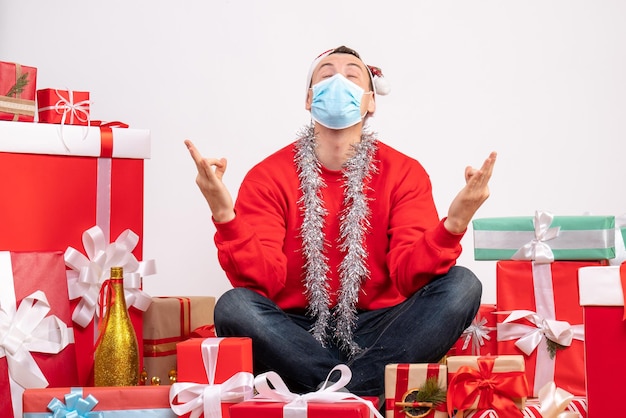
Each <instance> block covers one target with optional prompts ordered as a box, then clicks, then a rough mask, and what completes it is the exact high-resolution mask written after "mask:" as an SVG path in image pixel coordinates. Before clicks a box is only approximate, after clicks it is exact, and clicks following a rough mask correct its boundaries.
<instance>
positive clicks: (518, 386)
mask: <svg viewBox="0 0 626 418" xmlns="http://www.w3.org/2000/svg"><path fill="white" fill-rule="evenodd" d="M495 361H496V357H495V356H486V357H480V358H478V370H476V369H475V368H473V367H471V366H462V367H460V368H459V370H458V371H457V372H456V374H455V375H454V376H453V377H452V379H451V380H450V383H449V384H448V414H449V415H450V416H452V415H453V414H452V412H453V410H454V409H456V410H457V411H464V410H466V409H469V408H472V407H473V405H474V403H476V400H477V399H478V405H477V408H478V409H493V410H495V411H496V412H497V413H498V416H501V417H516V416H518V417H521V416H522V411H520V409H519V408H518V407H517V405H515V402H513V399H514V398H522V397H526V396H527V394H528V382H527V381H526V375H525V374H524V372H522V371H512V372H500V373H494V372H493V366H494V364H495Z"/></svg>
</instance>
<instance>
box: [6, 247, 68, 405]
mask: <svg viewBox="0 0 626 418" xmlns="http://www.w3.org/2000/svg"><path fill="white" fill-rule="evenodd" d="M0 309H1V310H2V312H3V314H2V315H0V330H1V332H0V410H1V411H4V412H5V413H6V415H8V416H12V415H15V416H16V417H21V406H22V405H21V400H22V392H23V390H24V389H26V388H32V387H46V386H47V385H50V386H67V385H74V384H76V383H78V374H77V369H76V351H75V346H74V344H72V331H71V329H67V327H71V325H72V315H71V312H70V305H69V300H68V294H67V279H66V278H65V263H64V262H63V255H62V254H61V253H60V252H11V253H9V252H6V251H3V252H0ZM61 323H62V324H61ZM64 339H65V341H64ZM3 415H4V414H3ZM6 415H4V416H6Z"/></svg>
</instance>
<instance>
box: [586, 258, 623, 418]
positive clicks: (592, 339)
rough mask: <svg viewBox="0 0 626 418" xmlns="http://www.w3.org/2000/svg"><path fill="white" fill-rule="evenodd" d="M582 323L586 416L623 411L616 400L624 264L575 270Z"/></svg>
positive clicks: (620, 376) (619, 385) (619, 379)
mask: <svg viewBox="0 0 626 418" xmlns="http://www.w3.org/2000/svg"><path fill="white" fill-rule="evenodd" d="M578 280H579V282H580V304H581V305H582V306H583V311H584V324H585V372H586V376H587V401H588V403H589V405H588V408H589V416H590V417H610V416H620V415H622V414H623V409H624V408H623V407H622V405H621V404H620V402H618V401H617V400H619V399H621V396H623V392H624V390H623V389H624V384H623V380H622V379H623V376H626V362H624V361H623V357H624V353H625V352H626V315H625V311H624V300H625V299H626V295H625V294H626V263H622V264H621V265H620V266H605V267H584V268H581V269H580V270H579V271H578Z"/></svg>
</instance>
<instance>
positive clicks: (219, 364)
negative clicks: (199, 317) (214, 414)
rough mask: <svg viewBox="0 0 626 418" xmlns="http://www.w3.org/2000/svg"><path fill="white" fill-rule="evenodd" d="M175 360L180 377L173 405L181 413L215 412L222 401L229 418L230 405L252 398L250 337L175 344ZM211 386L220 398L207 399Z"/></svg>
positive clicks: (199, 339) (174, 386) (171, 400)
mask: <svg viewBox="0 0 626 418" xmlns="http://www.w3.org/2000/svg"><path fill="white" fill-rule="evenodd" d="M176 357H177V367H178V376H177V382H176V383H174V384H173V385H172V387H171V391H170V403H171V405H172V409H175V411H176V412H177V413H178V414H183V415H182V416H189V415H190V414H191V413H194V410H197V411H198V412H199V411H202V410H204V409H205V408H208V410H211V409H213V410H214V409H216V408H217V406H216V405H215V404H214V402H217V401H219V402H220V408H221V411H222V416H223V417H224V418H228V416H229V415H228V414H229V412H228V411H229V407H230V406H231V405H233V404H234V403H236V402H241V401H243V400H245V399H249V398H251V397H252V396H253V390H254V382H253V380H254V376H253V375H252V339H251V338H248V337H227V338H218V337H213V338H191V339H188V340H186V341H183V342H180V343H178V344H176ZM208 386H210V387H211V388H210V390H211V393H215V394H217V395H218V396H215V397H210V398H205V394H206V389H207V387H208ZM222 395H223V396H222Z"/></svg>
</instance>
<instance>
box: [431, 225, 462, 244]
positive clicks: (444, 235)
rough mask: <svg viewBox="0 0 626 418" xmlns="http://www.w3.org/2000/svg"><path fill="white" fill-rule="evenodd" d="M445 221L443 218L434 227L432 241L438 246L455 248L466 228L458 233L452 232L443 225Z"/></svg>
mask: <svg viewBox="0 0 626 418" xmlns="http://www.w3.org/2000/svg"><path fill="white" fill-rule="evenodd" d="M445 221H446V218H443V219H442V220H441V221H440V222H439V224H438V225H437V227H436V228H435V231H434V234H433V242H434V243H435V245H437V247H439V248H455V247H457V246H458V245H461V240H462V239H463V237H464V236H465V233H466V232H467V229H465V231H463V232H461V233H460V234H453V233H452V232H450V231H448V230H447V229H446V227H445V226H444V225H443V224H444V222H445Z"/></svg>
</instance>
